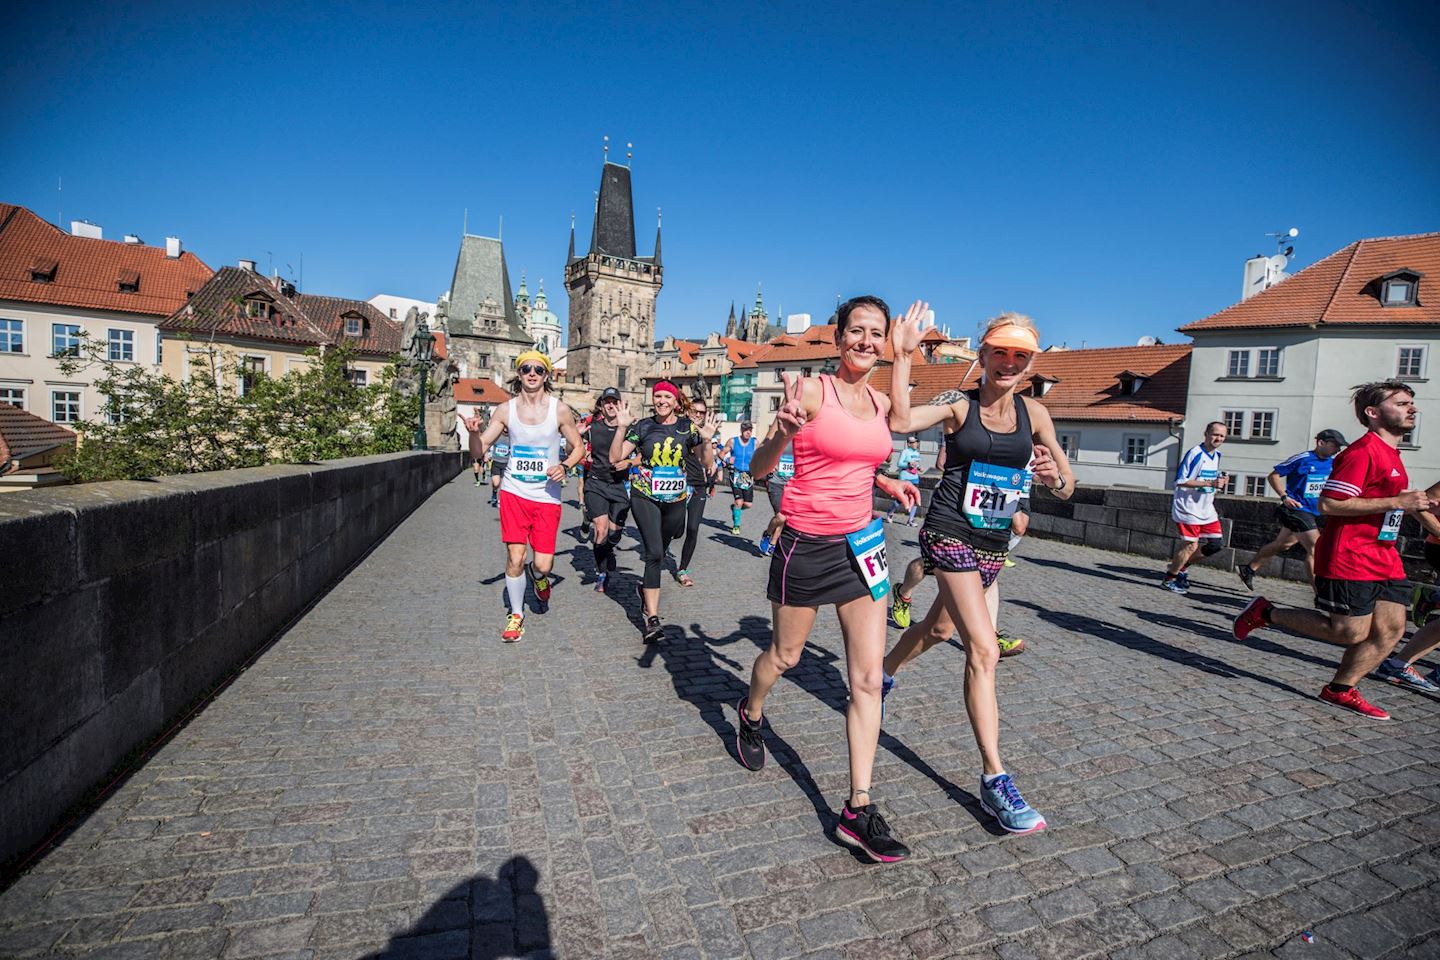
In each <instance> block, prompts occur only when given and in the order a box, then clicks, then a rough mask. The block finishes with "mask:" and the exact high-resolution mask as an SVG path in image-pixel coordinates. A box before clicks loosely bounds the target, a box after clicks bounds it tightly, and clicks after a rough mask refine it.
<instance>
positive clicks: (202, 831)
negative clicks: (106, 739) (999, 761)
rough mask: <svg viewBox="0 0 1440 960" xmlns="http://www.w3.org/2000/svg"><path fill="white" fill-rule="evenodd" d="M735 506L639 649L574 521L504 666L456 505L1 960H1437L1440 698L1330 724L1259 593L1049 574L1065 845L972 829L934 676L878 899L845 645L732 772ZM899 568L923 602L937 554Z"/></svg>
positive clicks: (51, 870) (147, 772)
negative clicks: (1249, 636) (851, 811)
mask: <svg viewBox="0 0 1440 960" xmlns="http://www.w3.org/2000/svg"><path fill="white" fill-rule="evenodd" d="M728 506H729V505H728V502H725V501H724V500H722V501H721V502H718V503H713V504H711V506H710V511H709V512H710V519H709V520H708V521H707V525H706V527H704V528H703V529H704V533H705V537H706V539H705V541H704V542H703V543H702V544H701V546H700V550H699V562H698V563H697V564H696V567H697V569H696V579H697V581H698V585H697V586H696V587H694V588H693V589H689V590H685V589H682V588H680V587H678V586H677V585H674V584H673V583H672V582H670V581H667V582H666V585H665V592H664V596H663V605H664V612H665V615H666V622H667V624H668V626H667V627H666V638H665V640H664V642H663V643H661V644H659V645H657V646H655V647H653V648H648V649H647V648H646V647H644V645H643V644H642V643H641V641H640V636H639V631H638V627H637V625H638V613H637V607H636V602H635V598H634V584H635V582H636V578H637V576H638V574H639V572H640V561H639V557H638V555H637V554H636V552H635V550H634V543H633V541H631V540H630V539H628V538H627V540H626V543H625V547H624V549H623V550H622V553H621V555H620V561H621V567H622V572H621V575H620V576H619V577H618V578H617V580H618V582H617V583H616V585H615V586H614V588H613V589H612V594H611V596H609V597H604V596H599V595H597V594H595V593H593V592H592V591H591V588H590V570H591V563H590V552H589V550H588V548H585V549H572V548H573V545H574V544H575V539H574V533H573V531H574V525H575V523H576V513H575V510H574V508H573V507H567V508H566V513H565V528H566V531H567V532H566V533H565V534H562V548H561V549H562V554H561V556H560V557H559V559H558V562H557V568H556V569H557V572H558V573H559V575H560V577H561V578H562V579H561V580H560V582H559V583H558V584H557V586H556V588H555V593H554V597H553V598H552V601H551V606H550V610H549V611H548V612H547V613H544V614H543V615H533V614H532V615H531V616H530V617H529V618H528V622H527V632H526V635H525V639H524V640H523V642H521V643H519V644H514V645H505V644H501V643H500V642H499V640H498V633H499V630H500V628H501V626H502V610H503V607H502V603H503V601H502V599H501V594H502V590H503V581H502V580H501V579H500V572H501V550H500V547H499V545H498V543H497V533H498V530H497V520H496V513H495V511H494V510H493V509H491V508H490V507H488V506H487V505H486V503H485V497H484V496H483V495H482V494H481V493H480V491H478V490H476V489H475V488H474V487H473V486H471V484H470V481H469V479H468V474H466V475H462V476H461V477H460V478H459V479H457V480H456V481H455V482H454V483H452V484H450V485H449V486H448V487H445V488H443V489H442V490H440V491H439V492H438V493H437V494H436V495H435V496H434V497H432V498H431V499H430V500H429V501H428V502H427V503H426V504H425V505H424V506H423V507H421V509H420V510H419V511H417V512H416V513H415V514H414V515H413V516H412V517H411V518H410V520H408V521H407V522H406V523H405V524H404V525H403V526H402V527H401V528H399V529H398V530H397V531H396V532H394V533H393V534H392V535H391V536H390V537H389V538H388V540H386V541H385V542H384V543H382V544H381V545H380V546H379V547H378V549H376V550H375V552H374V553H373V554H371V555H370V556H369V557H368V558H367V559H366V560H365V561H364V562H363V563H362V564H361V565H360V566H358V567H357V568H356V569H355V570H354V571H353V572H352V573H351V574H350V576H349V577H348V578H346V579H345V580H344V581H343V582H342V583H341V584H340V585H339V586H338V587H336V589H335V590H333V591H332V592H331V593H330V594H329V595H328V596H326V597H325V598H324V599H323V600H321V601H320V602H319V603H318V605H316V606H315V607H314V608H313V609H312V610H311V611H310V612H309V614H308V615H306V616H305V617H304V619H303V620H302V621H300V622H299V623H298V624H297V625H296V626H295V627H294V628H293V629H291V630H290V631H289V632H288V633H287V634H286V635H285V636H283V637H282V638H281V639H280V640H279V642H278V643H276V644H275V645H274V646H273V647H272V648H271V649H270V650H269V651H268V652H266V653H265V654H264V655H263V656H262V657H261V658H260V659H259V660H258V661H257V662H256V663H255V664H254V666H253V667H252V668H251V669H250V670H248V671H247V672H246V673H244V674H243V675H242V676H240V677H239V678H238V679H237V680H236V681H235V683H234V684H233V685H231V686H230V687H229V688H228V689H226V690H225V691H224V692H223V694H221V695H220V696H219V698H218V699H217V700H215V701H214V702H213V703H211V704H210V705H209V706H208V707H207V708H206V709H205V710H204V711H203V712H202V713H201V714H200V715H199V716H197V717H196V718H195V719H194V720H193V721H191V722H190V723H189V724H188V725H187V726H185V727H184V728H183V729H181V730H180V731H179V732H178V733H177V735H176V736H175V737H174V738H173V739H172V740H171V741H170V742H169V743H168V744H166V745H165V746H164V747H163V748H162V749H160V750H159V751H158V752H157V753H156V754H155V755H154V756H153V757H152V758H151V759H150V760H149V761H148V762H147V763H146V764H144V766H143V767H141V768H140V769H139V770H137V771H136V772H135V773H133V774H131V775H130V776H129V777H128V778H127V779H126V780H125V781H124V782H123V783H122V784H121V785H120V786H119V787H118V788H117V789H116V790H115V791H114V792H113V793H112V794H111V795H110V796H109V797H108V798H107V799H106V800H105V801H104V803H103V805H101V806H100V807H99V808H98V809H96V810H95V811H93V812H91V813H90V814H89V815H88V816H87V817H86V818H84V820H83V821H82V822H81V823H79V825H78V826H76V827H75V828H74V829H73V830H72V831H71V832H70V833H69V835H68V836H66V837H65V838H64V839H63V840H62V841H61V842H60V843H59V844H58V845H57V846H56V847H55V848H53V849H51V850H50V851H49V852H48V853H47V854H46V855H45V856H44V857H43V858H41V859H39V860H38V861H37V862H36V863H35V864H34V865H33V867H32V868H31V870H30V871H29V872H28V873H27V874H26V875H24V876H23V877H21V878H20V879H19V880H18V881H17V882H16V883H15V884H13V885H12V886H11V887H10V888H9V889H8V890H7V891H5V892H4V893H3V895H0V956H5V957H28V956H55V957H105V958H116V960H118V958H145V960H150V958H162V960H163V958H183V957H206V958H208V957H226V958H230V957H236V958H238V957H276V958H278V957H287V958H299V957H314V958H340V957H343V958H355V957H364V956H380V957H386V958H402V957H403V958H420V957H423V958H434V960H443V958H448V957H486V958H489V957H502V956H512V955H527V954H531V955H535V956H549V955H552V954H553V955H554V956H559V957H566V958H570V957H601V956H614V957H626V958H630V957H664V958H674V960H681V958H725V957H751V958H756V960H770V958H781V957H808V958H815V960H819V958H854V960H889V958H938V957H1000V958H1004V960H1021V958H1031V957H1047V958H1061V957H1072V958H1073V957H1082V956H1113V957H1122V958H1141V957H1155V958H1166V960H1173V958H1187V957H1206V958H1210V957H1216V958H1218V957H1237V956H1245V957H1251V956H1267V955H1274V956H1277V957H1283V958H1304V960H1322V958H1323V960H1328V958H1334V957H1349V956H1355V957H1417V956H1427V955H1428V956H1435V955H1437V954H1440V932H1437V927H1440V884H1437V879H1440V812H1437V807H1440V769H1437V765H1436V764H1435V763H1434V759H1435V756H1436V749H1437V744H1440V737H1437V734H1440V703H1437V702H1435V701H1433V700H1429V699H1425V698H1424V697H1422V696H1420V695H1418V694H1413V693H1409V692H1406V691H1402V690H1399V689H1398V688H1393V687H1390V686H1388V685H1385V684H1381V683H1379V682H1373V681H1372V682H1370V683H1369V684H1368V687H1367V689H1368V691H1369V693H1370V695H1371V696H1372V698H1373V699H1374V700H1376V701H1377V702H1379V703H1380V704H1381V705H1383V706H1385V707H1387V708H1388V709H1390V710H1391V711H1392V712H1393V713H1394V714H1395V716H1396V718H1397V719H1396V720H1394V721H1392V722H1390V723H1372V722H1368V721H1363V720H1359V719H1351V718H1350V717H1349V716H1345V715H1341V714H1339V713H1337V712H1336V710H1335V709H1334V708H1331V707H1329V706H1326V705H1324V704H1322V703H1320V702H1318V701H1317V700H1316V699H1314V697H1315V693H1316V692H1317V691H1318V689H1319V688H1320V686H1321V685H1322V684H1323V683H1324V682H1325V681H1326V680H1327V679H1328V678H1329V676H1330V674H1331V670H1332V664H1333V662H1334V659H1335V651H1334V650H1333V648H1329V647H1326V646H1323V645H1321V644H1318V643H1315V642H1312V641H1308V640H1301V639H1296V638H1292V637H1288V636H1285V635H1283V634H1280V633H1279V632H1277V631H1263V632H1262V633H1261V634H1260V635H1259V636H1257V638H1256V639H1255V640H1253V641H1252V642H1250V643H1248V644H1246V645H1244V646H1242V645H1239V644H1236V643H1234V642H1233V641H1232V640H1231V639H1230V637H1229V633H1228V627H1229V621H1230V618H1231V617H1232V616H1233V615H1234V614H1235V613H1236V611H1237V610H1238V609H1239V608H1240V606H1241V605H1242V603H1243V602H1244V600H1243V596H1242V592H1241V590H1240V586H1239V583H1238V581H1236V580H1234V579H1233V578H1232V577H1231V576H1230V575H1228V574H1221V573H1218V572H1212V571H1200V572H1198V573H1196V574H1195V580H1196V581H1197V582H1196V585H1195V586H1194V588H1193V589H1192V591H1191V593H1190V595H1189V596H1188V597H1178V596H1173V595H1171V594H1169V593H1166V592H1164V591H1161V590H1159V589H1158V588H1157V583H1158V571H1157V569H1156V564H1155V563H1153V562H1150V561H1143V560H1138V559H1136V558H1133V557H1128V556H1124V555H1120V554H1110V553H1104V552H1101V551H1098V550H1092V549H1087V548H1082V547H1075V546H1066V545H1062V544H1057V543H1050V542H1040V541H1033V542H1027V543H1025V544H1024V546H1023V547H1022V548H1021V551H1020V555H1021V559H1020V561H1019V563H1018V565H1017V566H1016V567H1015V568H1013V569H1010V570H1007V571H1005V573H1004V574H1003V576H1002V578H1001V583H1002V585H1003V587H1004V588H1005V591H1006V602H1005V604H1004V607H1003V611H1002V616H1003V619H1004V624H1003V625H1004V626H1005V627H1006V628H1007V629H1009V630H1010V631H1011V632H1013V633H1016V634H1019V635H1021V636H1024V637H1026V638H1027V639H1028V642H1029V649H1028V651H1027V652H1026V653H1025V654H1024V655H1023V656H1020V657H1017V658H1012V659H1008V660H1005V661H1003V662H1002V664H1001V667H1000V673H1001V678H1000V698H1001V704H1002V711H1003V724H1004V727H1003V741H1004V744H1005V746H1006V748H1007V763H1008V765H1009V769H1010V770H1011V772H1012V773H1014V774H1015V776H1016V777H1017V780H1018V782H1019V783H1020V785H1021V786H1022V787H1023V788H1024V790H1025V793H1026V796H1027V798H1028V799H1030V800H1031V801H1032V802H1033V803H1034V804H1035V805H1036V806H1037V807H1038V808H1039V809H1040V810H1041V811H1043V812H1044V813H1045V815H1046V817H1047V818H1048V820H1049V822H1050V824H1051V826H1050V828H1049V829H1048V830H1046V831H1044V832H1043V833H1039V834H1035V835H1032V836H1025V837H1011V836H1006V835H1000V834H999V832H998V831H997V830H996V829H995V828H994V827H993V826H992V824H991V823H990V822H989V821H987V820H986V819H985V818H984V817H983V815H982V814H981V813H980V808H979V805H978V802H977V800H976V797H975V791H976V789H977V778H978V774H979V763H978V759H977V754H976V751H975V748H974V744H973V741H972V739H971V736H970V731H969V728H968V724H967V722H966V719H965V713H964V709H963V705H962V700H961V688H962V679H963V662H962V661H963V658H962V656H961V654H960V652H959V651H958V650H956V649H953V648H947V647H940V648H937V649H936V650H934V651H932V652H931V653H930V654H929V655H928V656H927V657H926V658H925V659H923V660H921V661H920V662H919V663H918V664H916V665H914V666H913V667H912V668H910V669H909V670H908V671H907V672H903V673H902V674H901V676H900V682H899V686H898V687H897V688H896V691H895V693H894V694H893V695H892V698H891V700H890V702H889V712H888V716H887V721H886V726H885V732H884V734H883V737H882V741H881V745H880V753H879V757H878V766H877V771H876V780H875V782H876V795H877V799H878V800H879V801H880V803H881V804H882V805H883V808H884V809H885V810H886V812H887V815H888V817H889V819H890V821H891V823H892V824H893V825H894V827H895V829H896V831H897V834H898V835H899V836H900V837H901V838H902V839H904V840H905V841H906V842H907V843H909V844H911V845H912V846H913V848H914V856H913V858H912V859H911V860H910V861H908V862H906V863H904V864H901V865H898V866H893V867H876V866H867V865H863V864H862V863H860V862H859V861H857V860H856V859H855V857H854V856H852V855H851V854H850V853H849V852H848V850H846V849H845V848H842V847H840V846H838V845H837V844H836V843H835V842H834V841H833V840H832V839H830V838H829V837H828V836H827V831H828V828H829V827H830V825H831V822H832V814H831V812H830V811H831V810H832V809H834V808H836V807H838V806H839V805H840V804H841V803H842V802H843V800H844V798H845V790H846V788H847V774H846V761H845V741H844V731H843V725H842V711H843V709H844V704H845V697H846V687H845V682H844V662H843V651H842V649H841V647H840V644H839V637H838V630H837V627H836V622H835V619H834V615H833V613H830V612H827V613H825V614H823V615H822V617H821V620H820V623H819V625H818V627H817V630H816V633H815V636H814V638H813V642H812V644H811V646H810V647H809V648H808V649H807V650H806V652H805V656H804V660H803V662H802V664H801V665H800V667H799V668H798V669H796V670H795V671H792V673H791V674H789V675H788V676H787V679H785V680H783V681H782V682H781V684H780V685H779V686H778V687H777V688H776V690H775V693H774V694H773V695H772V697H771V700H770V702H769V704H768V711H767V717H768V719H769V720H770V722H771V723H772V724H773V725H774V728H773V730H772V731H770V732H769V733H767V737H768V742H769V746H770V749H771V762H770V763H769V765H767V766H766V768H765V769H764V771H763V772H760V773H758V774H752V773H748V772H746V771H745V770H743V769H742V768H741V767H740V766H739V765H738V764H737V762H736V761H735V760H734V759H733V757H732V750H733V747H732V746H731V744H732V741H733V723H734V722H735V714H734V705H735V702H736V700H737V698H738V697H739V696H740V695H741V694H742V692H743V690H744V681H743V680H742V677H745V676H748V669H749V666H750V663H751V661H752V659H753V658H754V656H755V654H756V653H757V651H758V650H759V649H760V647H761V645H762V644H765V643H766V642H767V641H768V632H769V622H768V610H767V605H766V603H765V601H764V599H763V597H764V579H765V573H766V561H764V560H762V559H759V558H758V556H756V554H755V552H754V548H753V545H752V542H753V539H754V538H756V537H758V535H759V533H760V531H761V529H762V526H763V523H764V522H765V521H766V520H767V519H768V517H769V511H768V509H767V508H766V507H764V506H763V505H762V506H760V507H757V508H756V509H755V510H753V511H750V512H749V513H748V515H747V516H746V518H745V522H744V527H743V531H744V537H734V536H731V535H730V533H729V531H728V529H726V528H725V527H724V526H723V525H722V520H723V519H728ZM890 538H891V553H890V556H891V558H892V561H893V562H894V563H895V566H896V568H897V569H898V568H899V566H900V564H901V563H903V562H904V561H905V560H908V559H909V558H910V557H911V556H913V555H914V552H915V541H914V531H913V530H911V529H909V528H905V527H894V528H891V533H890ZM677 549H678V546H677ZM1262 583H1264V586H1265V588H1267V589H1270V588H1273V589H1274V592H1275V594H1276V595H1277V597H1278V598H1281V599H1283V600H1286V601H1289V602H1302V601H1303V600H1304V599H1305V594H1304V591H1303V588H1301V587H1298V586H1297V585H1295V584H1289V583H1285V584H1281V583H1278V582H1274V581H1262ZM933 596H934V586H933V584H932V583H930V582H928V581H927V583H926V584H925V585H924V586H922V587H921V589H920V591H919V592H918V594H917V598H916V605H917V613H918V612H919V611H923V609H924V606H925V605H926V604H928V602H929V600H930V598H931V597H933ZM893 635H894V631H893V629H892V637H893ZM1306 931H1310V932H1313V942H1305V940H1304V939H1302V936H1301V934H1302V932H1306Z"/></svg>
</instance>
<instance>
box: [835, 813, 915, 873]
mask: <svg viewBox="0 0 1440 960" xmlns="http://www.w3.org/2000/svg"><path fill="white" fill-rule="evenodd" d="M835 836H836V837H838V838H839V840H840V842H841V843H843V844H846V845H847V846H851V847H854V848H855V849H857V850H859V851H860V852H861V853H863V854H865V856H867V857H869V858H870V859H871V860H872V861H874V862H875V863H899V862H900V861H901V860H904V859H905V858H906V857H908V856H910V848H909V847H907V846H905V844H903V843H901V842H900V841H899V840H896V839H895V838H894V837H893V836H891V835H890V824H888V823H886V822H885V818H884V817H882V816H880V811H879V810H877V809H876V808H875V804H873V803H867V804H866V805H865V806H864V807H863V808H861V809H859V810H851V809H850V804H848V803H847V804H845V806H844V807H842V808H841V810H840V822H839V823H838V824H836V825H835Z"/></svg>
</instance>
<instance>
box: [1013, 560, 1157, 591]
mask: <svg viewBox="0 0 1440 960" xmlns="http://www.w3.org/2000/svg"><path fill="white" fill-rule="evenodd" d="M1028 559H1029V560H1030V562H1031V563H1033V564H1037V565H1038V566H1042V567H1051V568H1054V569H1056V570H1065V571H1067V572H1069V573H1078V574H1080V575H1081V576H1085V577H1098V578H1099V579H1101V580H1104V581H1105V582H1107V583H1113V582H1114V581H1116V580H1128V581H1129V582H1131V583H1138V584H1139V585H1140V586H1142V587H1153V586H1155V585H1156V584H1158V583H1159V582H1160V577H1159V575H1155V576H1153V577H1150V578H1149V579H1145V580H1140V579H1137V578H1135V577H1133V576H1122V577H1117V576H1115V573H1114V571H1113V570H1111V571H1101V570H1099V569H1097V568H1095V567H1082V566H1079V565H1077V564H1073V563H1066V562H1065V561H1064V560H1051V559H1050V558H1048V557H1030V558H1028ZM1120 569H1124V570H1131V571H1138V569H1139V568H1137V567H1123V568H1120ZM1146 572H1148V571H1146Z"/></svg>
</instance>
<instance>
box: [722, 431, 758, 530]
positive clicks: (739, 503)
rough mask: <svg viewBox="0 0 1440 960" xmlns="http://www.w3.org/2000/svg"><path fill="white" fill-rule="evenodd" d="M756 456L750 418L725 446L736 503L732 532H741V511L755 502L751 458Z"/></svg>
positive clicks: (732, 491)
mask: <svg viewBox="0 0 1440 960" xmlns="http://www.w3.org/2000/svg"><path fill="white" fill-rule="evenodd" d="M754 456H755V425H754V424H752V423H751V422H750V421H749V420H746V421H745V422H744V423H742V424H740V436H738V437H732V438H731V440H730V442H729V443H728V444H726V447H725V462H726V463H728V464H729V465H730V493H731V495H732V496H733V497H734V498H735V503H734V505H733V506H731V508H730V532H731V533H733V534H739V533H740V513H741V511H742V510H749V509H750V505H751V504H752V503H754V502H755V481H754V479H752V478H751V476H750V459H751V458H752V457H754Z"/></svg>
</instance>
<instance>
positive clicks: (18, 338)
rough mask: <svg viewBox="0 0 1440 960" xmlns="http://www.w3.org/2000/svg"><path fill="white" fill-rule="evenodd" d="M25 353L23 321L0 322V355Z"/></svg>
mask: <svg viewBox="0 0 1440 960" xmlns="http://www.w3.org/2000/svg"><path fill="white" fill-rule="evenodd" d="M24 352H25V321H24V320H0V353H24Z"/></svg>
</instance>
